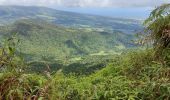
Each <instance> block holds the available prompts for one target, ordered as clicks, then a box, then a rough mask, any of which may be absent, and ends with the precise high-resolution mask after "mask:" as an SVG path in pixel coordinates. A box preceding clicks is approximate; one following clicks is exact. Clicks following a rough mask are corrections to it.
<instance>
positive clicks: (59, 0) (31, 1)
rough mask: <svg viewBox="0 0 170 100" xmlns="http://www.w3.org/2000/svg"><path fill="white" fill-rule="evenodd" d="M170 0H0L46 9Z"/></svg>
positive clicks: (145, 4) (0, 0)
mask: <svg viewBox="0 0 170 100" xmlns="http://www.w3.org/2000/svg"><path fill="white" fill-rule="evenodd" d="M162 3H170V0H0V4H1V5H27V6H30V5H38V6H47V7H59V6H60V7H155V6H158V5H160V4H162Z"/></svg>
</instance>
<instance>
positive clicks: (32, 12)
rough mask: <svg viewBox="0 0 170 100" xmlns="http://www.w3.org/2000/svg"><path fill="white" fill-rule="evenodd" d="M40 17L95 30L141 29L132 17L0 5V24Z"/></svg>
mask: <svg viewBox="0 0 170 100" xmlns="http://www.w3.org/2000/svg"><path fill="white" fill-rule="evenodd" d="M30 18H31V19H41V20H45V21H49V22H52V23H54V24H57V25H63V26H67V27H76V28H86V29H89V30H97V31H114V30H116V31H122V32H124V33H135V32H136V31H138V30H141V29H142V26H141V25H140V22H139V21H137V20H132V19H120V18H109V17H102V16H94V15H87V14H79V13H72V12H66V11H59V10H55V9H50V8H45V7H34V6H0V24H1V25H4V24H9V23H12V22H15V21H16V20H19V19H30Z"/></svg>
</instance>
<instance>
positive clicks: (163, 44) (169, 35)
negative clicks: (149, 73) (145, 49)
mask: <svg viewBox="0 0 170 100" xmlns="http://www.w3.org/2000/svg"><path fill="white" fill-rule="evenodd" d="M144 25H145V26H146V28H145V32H147V33H148V34H149V40H152V42H153V43H154V48H155V51H156V55H157V57H158V56H159V57H162V56H164V55H166V56H167V52H168V51H170V4H163V5H161V6H159V7H157V8H156V9H154V10H153V11H152V12H151V14H150V16H149V18H147V19H146V20H145V22H144ZM165 53H166V54H165Z"/></svg>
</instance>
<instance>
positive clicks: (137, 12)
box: [0, 0, 170, 19]
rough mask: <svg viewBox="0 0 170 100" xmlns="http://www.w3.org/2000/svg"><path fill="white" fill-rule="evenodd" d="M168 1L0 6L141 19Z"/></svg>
mask: <svg viewBox="0 0 170 100" xmlns="http://www.w3.org/2000/svg"><path fill="white" fill-rule="evenodd" d="M164 3H170V0H0V5H21V6H45V7H49V8H54V9H59V10H65V11H72V12H78V13H87V14H96V15H102V16H110V17H128V18H135V19H137V18H138V19H143V18H145V17H147V16H148V15H149V13H150V11H151V10H152V9H153V8H155V7H156V6H159V5H161V4H164Z"/></svg>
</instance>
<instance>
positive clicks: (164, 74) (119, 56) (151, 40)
mask: <svg viewBox="0 0 170 100" xmlns="http://www.w3.org/2000/svg"><path fill="white" fill-rule="evenodd" d="M53 13H54V11H53ZM16 18H17V17H16ZM37 23H38V22H35V21H33V20H32V19H31V20H28V19H27V20H20V21H17V22H15V23H13V24H11V23H10V24H8V25H6V26H0V33H1V35H0V38H1V39H2V38H3V41H1V43H0V100H170V4H164V5H162V6H159V7H157V8H156V9H154V10H153V11H152V12H151V14H150V16H149V18H147V19H146V20H145V21H144V23H143V24H144V25H143V28H144V29H143V30H141V29H142V28H141V27H139V26H140V25H139V26H137V29H139V30H140V33H139V34H138V35H139V36H138V38H137V37H134V36H133V35H134V34H125V33H122V32H120V31H118V30H112V31H111V32H110V31H109V32H105V33H103V31H102V32H99V31H98V30H94V29H92V30H91V31H90V33H91V35H89V30H87V27H85V29H82V28H80V26H79V27H78V28H79V29H77V30H75V29H74V28H71V27H67V28H64V27H63V26H57V25H54V23H46V22H44V21H41V23H40V24H37ZM119 25H120V24H119ZM121 25H124V24H121ZM131 25H134V24H131ZM134 26H135V25H134ZM132 27H133V26H131V27H130V29H128V30H131V28H132ZM39 29H40V30H39ZM95 29H96V28H95ZM67 32H68V33H69V34H67ZM133 32H134V31H133ZM47 33H49V34H48V35H47ZM52 33H57V34H52ZM59 33H62V34H59ZM113 33H114V34H113ZM115 35H116V36H115ZM49 36H51V37H49ZM112 36H113V37H114V39H113V38H111V37H112ZM38 37H39V38H38ZM58 37H60V38H58ZM68 37H69V38H70V40H67V38H68ZM49 38H50V39H51V41H50V39H49ZM44 39H46V40H45V41H47V42H44ZM86 39H87V41H85V40H86ZM131 39H134V40H133V41H130V42H129V40H131ZM22 40H25V41H24V42H23V41H22ZM32 42H34V44H32ZM55 42H57V43H58V44H57V43H55ZM93 42H95V43H94V44H93ZM132 42H135V43H132ZM99 45H102V46H99ZM51 46H56V47H57V49H56V48H54V47H51ZM126 47H128V49H127V48H126ZM24 48H26V49H24ZM36 48H39V49H36ZM45 49H49V50H46V51H45ZM110 49H113V50H112V51H108V52H106V51H107V50H110ZM41 50H42V51H41ZM43 50H44V51H43ZM54 51H56V52H54Z"/></svg>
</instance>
